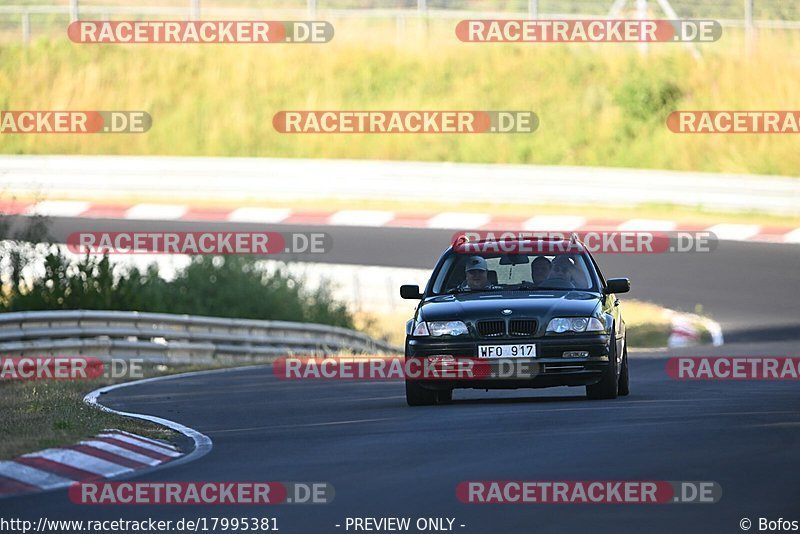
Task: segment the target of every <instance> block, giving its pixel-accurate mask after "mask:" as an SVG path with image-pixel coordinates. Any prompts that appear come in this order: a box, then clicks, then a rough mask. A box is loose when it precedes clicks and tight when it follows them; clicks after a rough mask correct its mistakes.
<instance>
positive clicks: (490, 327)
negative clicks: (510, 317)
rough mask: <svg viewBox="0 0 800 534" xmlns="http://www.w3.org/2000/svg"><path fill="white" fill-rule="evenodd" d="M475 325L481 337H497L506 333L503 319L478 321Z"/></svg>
mask: <svg viewBox="0 0 800 534" xmlns="http://www.w3.org/2000/svg"><path fill="white" fill-rule="evenodd" d="M477 326H478V335H480V336H481V337H499V336H502V335H503V334H505V333H506V322H505V321H478V324H477Z"/></svg>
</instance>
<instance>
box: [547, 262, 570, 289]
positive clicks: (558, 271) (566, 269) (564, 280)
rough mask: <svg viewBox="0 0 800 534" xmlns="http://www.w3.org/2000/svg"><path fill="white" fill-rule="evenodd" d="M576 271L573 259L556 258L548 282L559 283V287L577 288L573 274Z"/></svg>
mask: <svg viewBox="0 0 800 534" xmlns="http://www.w3.org/2000/svg"><path fill="white" fill-rule="evenodd" d="M574 269H575V263H574V262H573V261H572V258H569V257H567V256H556V257H555V258H553V262H552V268H551V270H550V276H549V277H548V278H547V280H548V281H553V282H558V283H559V285H561V284H564V285H568V286H569V287H575V285H574V284H573V283H572V273H573V271H574Z"/></svg>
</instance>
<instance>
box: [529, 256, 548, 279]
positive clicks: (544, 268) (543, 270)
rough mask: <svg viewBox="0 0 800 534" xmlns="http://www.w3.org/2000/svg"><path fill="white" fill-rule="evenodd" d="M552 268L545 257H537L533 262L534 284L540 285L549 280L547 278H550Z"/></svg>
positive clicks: (532, 274)
mask: <svg viewBox="0 0 800 534" xmlns="http://www.w3.org/2000/svg"><path fill="white" fill-rule="evenodd" d="M551 268H552V266H551V265H550V260H548V259H547V258H546V257H545V256H537V257H536V258H534V260H533V261H532V262H531V280H533V283H534V284H536V285H539V284H541V283H542V282H544V281H545V280H547V277H548V276H550V269H551Z"/></svg>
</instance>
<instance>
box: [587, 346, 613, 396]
mask: <svg viewBox="0 0 800 534" xmlns="http://www.w3.org/2000/svg"><path fill="white" fill-rule="evenodd" d="M618 386H619V380H618V378H617V344H616V343H615V342H614V341H613V340H612V341H611V351H610V353H609V355H608V365H607V366H606V368H605V370H604V371H603V376H602V378H601V379H600V381H599V382H598V383H596V384H589V385H588V386H586V397H587V398H588V399H589V400H603V399H616V398H617V393H618V389H617V388H618Z"/></svg>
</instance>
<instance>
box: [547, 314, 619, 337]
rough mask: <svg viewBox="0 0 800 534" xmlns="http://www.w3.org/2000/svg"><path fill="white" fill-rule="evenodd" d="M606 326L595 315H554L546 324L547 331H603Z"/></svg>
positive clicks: (558, 332) (560, 332) (559, 332)
mask: <svg viewBox="0 0 800 534" xmlns="http://www.w3.org/2000/svg"><path fill="white" fill-rule="evenodd" d="M605 329H606V327H605V325H604V324H603V322H602V321H601V320H600V319H598V318H597V317H556V318H555V319H552V320H551V321H550V323H548V325H547V332H548V333H556V334H562V333H564V332H578V333H581V332H603V331H605Z"/></svg>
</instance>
